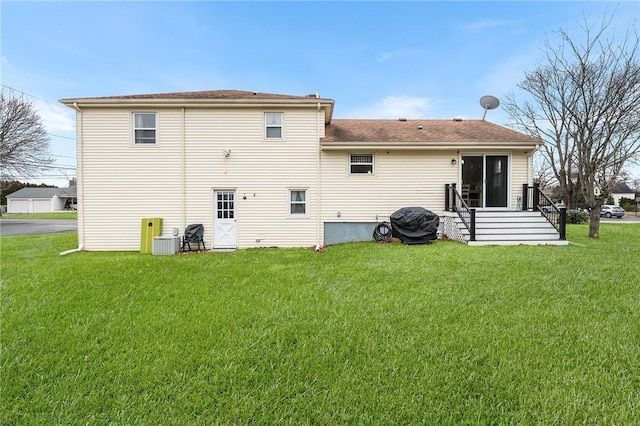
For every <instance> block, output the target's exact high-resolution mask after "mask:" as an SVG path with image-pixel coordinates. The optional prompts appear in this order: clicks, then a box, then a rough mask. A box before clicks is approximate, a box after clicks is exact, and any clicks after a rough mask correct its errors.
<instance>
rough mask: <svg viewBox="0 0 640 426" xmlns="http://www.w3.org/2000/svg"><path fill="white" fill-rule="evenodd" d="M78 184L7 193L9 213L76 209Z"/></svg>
mask: <svg viewBox="0 0 640 426" xmlns="http://www.w3.org/2000/svg"><path fill="white" fill-rule="evenodd" d="M76 197H77V191H76V186H69V187H67V188H42V187H37V188H22V189H19V190H18V191H16V192H13V193H11V194H9V195H7V213H8V214H11V213H45V212H55V211H62V210H75V208H76V205H77V198H76Z"/></svg>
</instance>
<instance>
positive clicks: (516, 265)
mask: <svg viewBox="0 0 640 426" xmlns="http://www.w3.org/2000/svg"><path fill="white" fill-rule="evenodd" d="M568 235H569V239H570V240H571V241H573V242H576V243H577V244H572V245H569V246H566V247H546V246H541V247H531V246H516V247H468V246H465V245H461V244H458V243H454V242H446V241H444V242H443V241H439V242H436V243H434V244H431V245H427V246H405V245H401V244H376V243H357V244H344V245H338V246H333V247H329V248H327V249H326V250H325V251H324V252H321V253H315V252H313V251H312V250H310V249H261V250H240V251H236V252H234V253H217V254H213V253H200V254H191V255H178V256H152V255H142V254H139V253H105V252H103V253H95V252H93V253H92V252H85V253H76V254H72V255H68V256H59V255H58V253H59V252H61V251H64V250H67V249H70V248H74V247H76V245H77V242H76V235H75V234H61V235H43V236H35V237H34V236H31V237H4V238H2V239H1V242H2V293H1V296H2V311H1V318H0V319H1V322H0V331H1V349H2V356H1V359H0V368H1V375H2V376H1V379H2V380H1V393H0V403H1V406H2V413H1V417H0V423H1V424H5V425H10V424H30V425H31V424H36V425H38V424H40V425H51V424H91V425H106V424H136V425H138V424H141V425H144V424H152V425H172V424H175V425H178V424H180V425H181V424H202V425H211V424H265V425H272V424H291V425H305V424H322V425H324V424H332V425H333V424H384V425H390V424H401V425H409V424H544V425H573V424H618V425H628V424H638V423H640V262H639V259H640V225H618V224H602V225H601V235H602V236H601V238H600V239H598V240H590V239H588V238H587V237H586V235H587V228H586V225H572V226H569V229H568Z"/></svg>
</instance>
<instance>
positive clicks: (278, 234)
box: [186, 109, 318, 248]
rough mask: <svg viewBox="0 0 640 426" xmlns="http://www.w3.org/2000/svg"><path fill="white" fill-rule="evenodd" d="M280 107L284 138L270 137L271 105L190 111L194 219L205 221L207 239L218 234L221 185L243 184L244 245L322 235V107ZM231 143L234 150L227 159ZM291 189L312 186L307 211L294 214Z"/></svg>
mask: <svg viewBox="0 0 640 426" xmlns="http://www.w3.org/2000/svg"><path fill="white" fill-rule="evenodd" d="M268 111H273V112H278V111H279V110H277V109H269V110H268ZM280 111H284V135H283V136H284V137H283V139H282V140H266V139H265V138H264V121H263V120H264V112H265V110H262V109H255V110H253V109H226V110H221V109H216V110H211V109H188V110H187V112H186V139H187V148H186V159H187V161H186V163H187V179H186V183H187V213H186V215H187V222H188V223H196V222H197V223H203V224H204V225H205V239H206V240H207V241H213V238H214V235H213V230H214V213H215V210H214V200H213V191H214V190H235V191H236V231H237V242H238V247H241V248H246V247H262V246H305V245H313V244H315V243H316V242H317V241H318V233H317V229H318V226H317V198H318V195H317V194H318V190H317V161H318V133H317V121H318V113H317V112H316V111H315V110H310V109H306V110H292V109H291V110H290V109H283V110H280ZM224 150H231V153H230V155H229V157H228V158H226V159H225V157H224V154H223V151H224ZM289 189H307V191H308V192H307V199H308V204H307V210H308V215H307V216H306V217H304V218H298V217H296V218H293V217H289V215H288V208H289V205H288V190H289ZM245 196H246V199H243V197H245ZM257 240H259V241H257Z"/></svg>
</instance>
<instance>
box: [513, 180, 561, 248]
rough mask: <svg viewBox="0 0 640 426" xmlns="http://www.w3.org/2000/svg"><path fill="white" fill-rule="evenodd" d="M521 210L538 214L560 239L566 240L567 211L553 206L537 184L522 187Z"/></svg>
mask: <svg viewBox="0 0 640 426" xmlns="http://www.w3.org/2000/svg"><path fill="white" fill-rule="evenodd" d="M522 210H531V211H537V212H540V214H542V216H544V217H545V218H546V219H547V221H548V222H549V223H550V224H551V225H553V227H554V228H555V229H556V231H558V233H559V234H560V239H561V240H566V239H567V209H566V208H565V207H564V206H557V205H556V204H554V203H553V201H551V199H550V198H549V197H548V196H547V195H546V194H545V193H544V192H542V190H541V189H540V185H538V184H537V183H535V184H533V186H529V185H528V184H526V183H525V184H523V185H522Z"/></svg>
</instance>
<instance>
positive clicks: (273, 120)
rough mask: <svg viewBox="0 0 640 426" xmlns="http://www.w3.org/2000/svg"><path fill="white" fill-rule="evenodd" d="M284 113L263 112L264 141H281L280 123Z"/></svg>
mask: <svg viewBox="0 0 640 426" xmlns="http://www.w3.org/2000/svg"><path fill="white" fill-rule="evenodd" d="M283 121H284V113H282V112H265V113H264V137H265V139H282V122H283Z"/></svg>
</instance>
